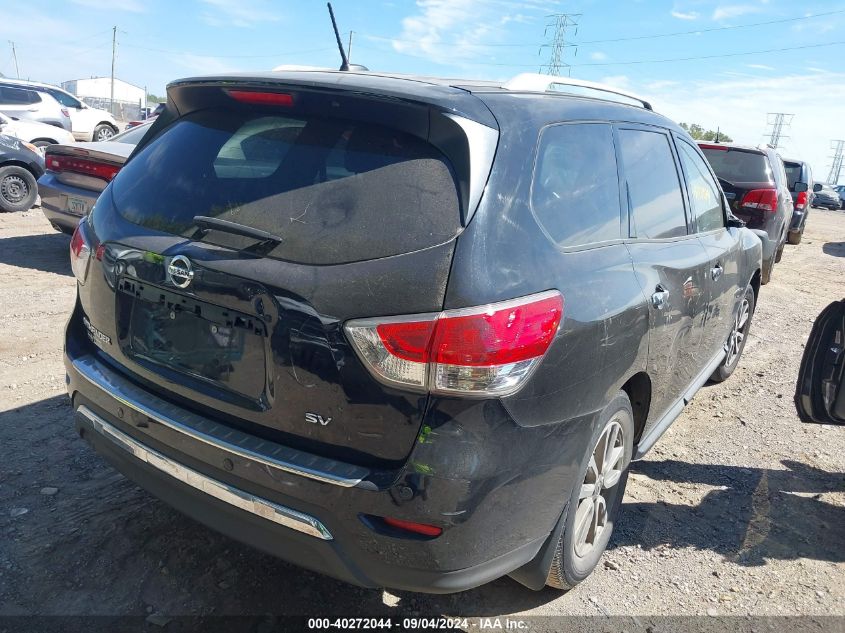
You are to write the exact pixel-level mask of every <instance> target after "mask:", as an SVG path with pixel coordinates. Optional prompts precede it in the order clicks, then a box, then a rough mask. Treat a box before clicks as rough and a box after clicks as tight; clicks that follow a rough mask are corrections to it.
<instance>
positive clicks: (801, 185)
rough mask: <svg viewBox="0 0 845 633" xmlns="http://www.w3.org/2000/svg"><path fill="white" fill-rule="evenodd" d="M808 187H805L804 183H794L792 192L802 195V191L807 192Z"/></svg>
mask: <svg viewBox="0 0 845 633" xmlns="http://www.w3.org/2000/svg"><path fill="white" fill-rule="evenodd" d="M809 189H810V187H809V185H807V183H806V182H796V183H795V187H794V191H795V193H802V192H804V191H809Z"/></svg>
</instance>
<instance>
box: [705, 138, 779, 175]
mask: <svg viewBox="0 0 845 633" xmlns="http://www.w3.org/2000/svg"><path fill="white" fill-rule="evenodd" d="M701 151H702V152H704V155H705V156H706V157H707V160H708V161H710V166H711V167H712V168H713V171H714V172H716V175H717V176H718V177H719V178H721V179H723V180H727V181H728V182H731V183H736V182H773V181H774V179H773V178H772V170H771V167H769V161H768V160H766V157H765V156H764V155H763V154H760V153H757V152H749V151H746V150H742V149H733V148H727V149H709V148H706V147H702V148H701Z"/></svg>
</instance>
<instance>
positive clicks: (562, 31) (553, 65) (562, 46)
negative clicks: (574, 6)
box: [540, 13, 581, 77]
mask: <svg viewBox="0 0 845 633" xmlns="http://www.w3.org/2000/svg"><path fill="white" fill-rule="evenodd" d="M546 17H547V18H548V20H549V21H548V22H547V23H546V30H545V31H544V32H543V37H546V38H547V37H548V36H549V31H552V33H553V35H552V40H551V42H548V43H547V44H543V45H542V46H540V52H542V51H543V49H544V48H548V49H549V61H548V62H547V63H545V64H543V65H541V66H540V72H543V68H545V72H546V74H547V75H561V74H563V71H564V70H566V74H567V75H568V76H570V77H571V76H572V66H571V65H570V64H567V63H566V61H564V56H565V52H566V49H567V48H574V49H575V52H574V54H573V56H577V55H578V46H577V45H576V44H569V43H567V42H568V40H567V34H566V30H567V29H574V33H573V37H574V36H577V35H578V20H579V19H580V18H581V14H580V13H554V14H552V15H549V16H546Z"/></svg>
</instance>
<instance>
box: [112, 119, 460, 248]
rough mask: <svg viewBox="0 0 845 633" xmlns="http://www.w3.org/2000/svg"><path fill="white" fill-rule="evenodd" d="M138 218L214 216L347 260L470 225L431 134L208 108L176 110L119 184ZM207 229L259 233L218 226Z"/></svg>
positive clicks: (214, 236) (210, 237) (124, 209)
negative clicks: (188, 111)
mask: <svg viewBox="0 0 845 633" xmlns="http://www.w3.org/2000/svg"><path fill="white" fill-rule="evenodd" d="M113 194H114V200H115V206H116V208H117V210H118V212H119V213H120V214H121V215H123V216H124V217H125V218H126V219H128V220H130V221H131V222H135V223H137V224H139V225H142V226H145V227H149V228H152V229H156V230H160V231H165V232H168V233H173V234H179V235H184V236H185V237H190V236H192V235H193V234H194V233H195V231H196V226H195V225H194V223H193V217H194V216H200V215H202V216H212V217H216V218H220V219H223V220H228V221H231V222H237V223H239V224H243V225H247V226H250V227H253V228H257V229H261V230H264V231H268V232H270V233H273V234H275V235H278V236H280V237H281V238H282V240H283V241H282V243H281V244H280V245H279V246H277V247H275V248H274V249H273V250H272V251H271V252H270V253H269V256H270V257H276V258H279V259H284V260H288V261H294V262H299V263H308V264H338V263H346V262H352V261H362V260H368V259H376V258H380V257H388V256H392V255H398V254H401V253H406V252H410V251H414V250H419V249H422V248H427V247H431V246H435V245H437V244H441V243H444V242H446V241H448V240H450V239H452V238H454V237H455V235H457V233H458V231H459V229H460V227H461V220H460V218H461V215H460V214H461V209H460V201H459V196H458V189H457V185H456V182H455V178H454V176H453V172H452V169H451V166H450V164H449V163H448V161H447V159H446V158H445V157H444V156H443V155H442V154H441V153H440V152H439V151H438V150H437V149H435V148H434V147H433V146H432V145H430V144H428V143H427V142H425V141H423V140H421V139H419V138H417V137H414V136H411V135H408V134H405V133H403V132H400V131H397V130H394V129H391V128H387V127H382V126H378V125H370V124H364V123H360V122H355V121H348V120H342V119H320V118H310V117H307V116H305V117H299V116H278V115H266V116H265V115H261V114H260V113H259V114H256V113H255V112H254V111H237V110H204V111H201V112H197V113H194V114H191V115H188V116H186V117H183V118H182V119H179V120H177V121H176V122H175V123H173V124H172V125H171V126H170V127H169V128H167V129H166V130H165V131H164V132H162V133H160V134H159V135H158V136H157V137H156V138H155V139H154V140H153V141H151V142H150V143H149V144H147V145H146V146H144V147H143V148H142V150H141V151H140V152H139V153H138V154H137V155H135V157H133V159H132V160H130V161H129V162H128V163H127V164H126V166H125V167H124V168H123V169H122V170H121V171H120V173H119V174H118V176H117V178H116V179H115V182H114V185H113ZM203 240H204V241H208V242H212V243H217V244H220V245H223V246H229V247H232V248H243V247H246V246H249V245H250V244H251V243H254V241H255V240H254V239H253V240H250V238H244V237H241V236H233V235H231V234H226V233H221V232H217V231H214V230H212V231H211V232H209V233H208V234H207V235H206V236H205V237H204V238H203Z"/></svg>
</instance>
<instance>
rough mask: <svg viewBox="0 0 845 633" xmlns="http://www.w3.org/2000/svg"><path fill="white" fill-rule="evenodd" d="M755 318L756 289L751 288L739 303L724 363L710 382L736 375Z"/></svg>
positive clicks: (726, 347)
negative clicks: (735, 371)
mask: <svg viewBox="0 0 845 633" xmlns="http://www.w3.org/2000/svg"><path fill="white" fill-rule="evenodd" d="M753 316H754V289H753V288H751V287H749V288H748V289H746V291H745V296H744V297H743V298H742V301H740V303H739V307H738V308H737V311H736V315H735V316H734V324H733V327H732V328H731V333H730V334H729V335H728V340H727V342H726V343H725V360H723V361H722V364H721V365H719V366H718V367H717V368H716V371H714V372H713V375H712V376H710V380H712V381H713V382H723V381H725V380H727V379H728V378H729V377H730V375H731V374H732V373H734V370H735V369H736V366H737V365H738V364H739V359H740V357H741V356H742V350H744V349H745V343H746V342H747V341H748V331H749V330H750V329H751V317H753Z"/></svg>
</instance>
